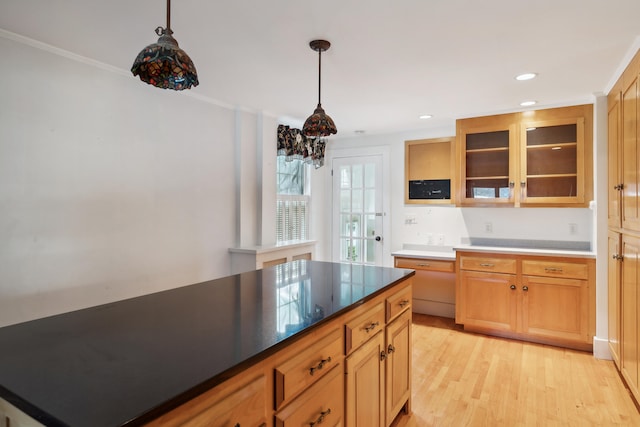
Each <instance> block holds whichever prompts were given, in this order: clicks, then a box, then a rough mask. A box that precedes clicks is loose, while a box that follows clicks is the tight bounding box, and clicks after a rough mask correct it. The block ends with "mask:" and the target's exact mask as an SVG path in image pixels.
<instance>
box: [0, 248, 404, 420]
mask: <svg viewBox="0 0 640 427" xmlns="http://www.w3.org/2000/svg"><path fill="white" fill-rule="evenodd" d="M413 274H414V272H413V271H412V270H404V269H394V268H385V267H373V266H358V265H351V264H338V263H327V262H318V261H296V262H293V263H288V264H282V265H279V266H275V267H272V268H268V269H264V270H257V271H252V272H248V273H242V274H238V275H234V276H228V277H224V278H220V279H215V280H211V281H207V282H203V283H199V284H195V285H190V286H184V287H180V288H176V289H172V290H168V291H163V292H158V293H154V294H150V295H145V296H141V297H137V298H131V299H127V300H123V301H119V302H115V303H110V304H105V305H101V306H96V307H91V308H87V309H83V310H78V311H74V312H70V313H66V314H61V315H57V316H52V317H48V318H44V319H39V320H34V321H30V322H25V323H21V324H17V325H11V326H8V327H5V328H0V347H1V348H3V351H2V352H1V353H0V397H2V398H3V399H4V400H6V401H8V402H9V403H11V404H12V405H14V406H15V407H17V408H18V409H20V410H22V411H24V412H25V413H27V414H28V415H30V416H31V417H32V418H34V419H36V420H38V421H39V422H41V423H43V424H45V425H51V426H66V425H70V426H76V425H91V426H95V427H99V426H121V425H140V424H144V423H145V422H148V421H150V420H152V419H154V418H156V417H157V416H159V415H160V414H163V413H166V412H167V411H170V410H171V409H173V408H175V407H177V406H179V405H180V404H182V403H184V402H186V401H188V400H190V399H192V398H193V397H195V396H197V395H199V394H201V393H202V392H204V391H206V390H209V389H211V388H213V387H215V386H216V385H218V384H221V383H222V382H224V381H225V380H227V379H229V378H231V377H233V376H234V375H236V374H238V373H240V372H242V371H243V370H244V369H247V368H248V367H250V366H252V365H253V364H255V363H258V362H259V361H260V360H262V359H264V358H267V357H269V356H270V355H272V354H274V353H276V352H277V351H279V350H280V349H282V348H285V347H286V346H288V345H291V344H292V343H294V342H296V341H297V340H299V339H301V338H303V337H305V336H306V335H307V334H309V333H311V332H312V331H313V330H315V329H316V328H319V327H321V326H322V325H324V324H325V323H327V322H330V321H331V320H332V319H335V318H337V317H339V316H341V315H342V314H344V313H346V312H348V311H350V310H353V309H354V308H356V307H358V306H359V305H362V304H364V303H366V302H367V301H369V300H371V299H373V298H375V297H376V296H378V295H379V294H381V293H383V292H384V291H385V290H387V289H389V288H390V287H393V286H394V285H395V284H397V283H399V282H401V281H403V280H405V279H407V278H409V277H411V276H412V275H413Z"/></svg>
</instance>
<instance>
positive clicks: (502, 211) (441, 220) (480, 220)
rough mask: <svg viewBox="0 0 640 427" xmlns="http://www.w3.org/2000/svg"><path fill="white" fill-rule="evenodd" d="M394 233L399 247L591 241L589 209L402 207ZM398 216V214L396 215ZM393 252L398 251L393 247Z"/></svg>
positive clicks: (395, 242)
mask: <svg viewBox="0 0 640 427" xmlns="http://www.w3.org/2000/svg"><path fill="white" fill-rule="evenodd" d="M400 211H401V212H402V213H401V218H399V220H398V221H396V222H395V224H400V225H399V226H397V228H396V230H395V231H396V233H394V239H393V240H394V246H397V245H400V246H401V245H402V244H421V245H436V246H437V245H443V246H456V245H458V244H460V243H464V242H465V241H466V240H467V239H468V238H482V239H517V240H544V241H563V242H564V241H566V242H591V240H592V228H593V225H592V217H593V215H592V211H591V210H590V209H588V208H584V209H573V208H457V207H450V206H433V205H431V206H415V205H412V206H404V207H402V208H401V209H400ZM399 213H400V212H399ZM395 249H400V247H396V248H394V250H395Z"/></svg>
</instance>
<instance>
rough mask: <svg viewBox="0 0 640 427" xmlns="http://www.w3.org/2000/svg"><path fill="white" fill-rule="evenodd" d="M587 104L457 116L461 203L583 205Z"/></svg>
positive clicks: (587, 170)
mask: <svg viewBox="0 0 640 427" xmlns="http://www.w3.org/2000/svg"><path fill="white" fill-rule="evenodd" d="M592 114H593V106H592V105H579V106H575V107H563V108H552V109H546V110H535V111H525V112H521V113H513V114H502V115H497V116H486V117H474V118H470V119H461V120H458V121H457V124H456V127H457V135H456V136H457V138H458V141H457V142H458V144H457V146H458V153H459V154H458V168H459V173H458V177H459V189H458V203H457V204H458V205H461V206H572V207H577V206H587V205H588V203H589V201H590V200H591V197H592V194H593V190H592V188H593V182H592V181H593V174H592V172H591V171H592V168H591V164H592V163H593V153H592V149H591V146H592V142H591V141H592V139H593V136H592V134H593V130H592V127H593V124H592V123H593V118H592Z"/></svg>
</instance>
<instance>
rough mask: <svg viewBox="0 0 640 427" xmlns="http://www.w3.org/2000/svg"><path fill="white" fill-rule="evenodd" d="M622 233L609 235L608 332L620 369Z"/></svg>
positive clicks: (614, 232) (610, 344)
mask: <svg viewBox="0 0 640 427" xmlns="http://www.w3.org/2000/svg"><path fill="white" fill-rule="evenodd" d="M620 239H621V236H620V233H618V232H616V231H611V230H610V231H609V235H608V251H607V254H608V267H607V270H608V271H607V272H608V278H607V296H608V303H607V308H608V316H607V317H608V320H609V322H608V332H609V351H610V352H611V357H612V358H613V361H614V362H615V364H616V366H618V369H619V368H620V329H621V318H620V313H621V303H622V300H621V290H622V282H621V278H622V259H623V258H622V250H621V249H622V248H621V242H620Z"/></svg>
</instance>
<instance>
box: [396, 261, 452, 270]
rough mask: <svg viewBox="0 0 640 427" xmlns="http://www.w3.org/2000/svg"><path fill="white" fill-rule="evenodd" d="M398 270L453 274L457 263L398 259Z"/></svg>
mask: <svg viewBox="0 0 640 427" xmlns="http://www.w3.org/2000/svg"><path fill="white" fill-rule="evenodd" d="M395 262H396V267H397V268H410V269H412V270H429V271H445V272H453V271H454V270H455V261H445V260H434V259H426V258H425V259H422V258H396V259H395Z"/></svg>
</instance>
